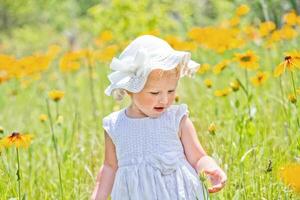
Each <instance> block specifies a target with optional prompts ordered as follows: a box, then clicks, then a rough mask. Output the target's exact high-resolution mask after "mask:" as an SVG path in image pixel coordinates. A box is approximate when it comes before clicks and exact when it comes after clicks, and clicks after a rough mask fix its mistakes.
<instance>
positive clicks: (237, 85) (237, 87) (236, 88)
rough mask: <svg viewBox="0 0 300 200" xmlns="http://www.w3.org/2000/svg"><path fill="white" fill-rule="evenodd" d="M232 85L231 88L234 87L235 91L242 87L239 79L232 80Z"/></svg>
mask: <svg viewBox="0 0 300 200" xmlns="http://www.w3.org/2000/svg"><path fill="white" fill-rule="evenodd" d="M230 87H231V89H232V90H233V91H234V92H236V91H238V90H239V89H240V83H239V82H238V81H237V80H235V81H232V82H231V83H230Z"/></svg>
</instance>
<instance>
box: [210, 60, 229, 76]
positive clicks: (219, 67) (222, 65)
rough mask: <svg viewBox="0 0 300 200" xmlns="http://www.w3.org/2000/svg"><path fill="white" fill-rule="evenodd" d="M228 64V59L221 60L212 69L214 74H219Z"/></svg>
mask: <svg viewBox="0 0 300 200" xmlns="http://www.w3.org/2000/svg"><path fill="white" fill-rule="evenodd" d="M229 64H230V61H229V60H223V61H222V62H220V63H218V64H216V66H215V67H214V69H213V72H214V74H220V73H221V72H222V71H223V70H224V69H225V68H226V67H228V65H229Z"/></svg>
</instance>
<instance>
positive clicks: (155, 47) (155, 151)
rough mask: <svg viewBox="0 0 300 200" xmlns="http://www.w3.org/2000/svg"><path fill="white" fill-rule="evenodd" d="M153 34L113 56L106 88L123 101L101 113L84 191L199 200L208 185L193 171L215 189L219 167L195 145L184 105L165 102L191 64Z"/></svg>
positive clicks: (219, 184) (146, 199) (139, 199)
mask: <svg viewBox="0 0 300 200" xmlns="http://www.w3.org/2000/svg"><path fill="white" fill-rule="evenodd" d="M190 57H191V55H190V53H189V52H185V51H176V50H174V49H173V48H172V47H171V46H170V45H169V44H168V43H167V42H165V41H164V40H162V39H159V38H157V37H155V36H151V35H144V36H140V37H138V38H136V39H135V40H134V41H132V42H131V43H130V44H129V45H128V46H127V48H126V49H125V50H124V51H123V52H122V53H121V55H120V56H119V58H113V60H112V62H111V65H110V66H111V68H112V70H113V72H112V73H111V74H110V75H109V76H108V78H109V80H110V82H111V84H110V86H109V87H108V88H107V89H106V90H105V93H106V94H107V95H112V96H113V97H114V98H115V99H117V100H121V99H122V98H123V97H124V95H126V94H128V95H129V96H130V99H131V104H130V105H129V106H128V107H127V108H124V109H122V110H120V111H116V112H113V113H111V114H109V115H108V116H106V117H104V118H103V128H104V132H105V159H104V164H103V165H102V167H101V169H100V171H99V174H98V176H97V181H96V182H97V183H96V187H95V189H94V192H93V195H92V199H97V200H106V199H107V198H108V197H109V195H110V194H111V199H112V200H177V199H178V200H179V199H180V200H184V199H186V200H196V199H199V200H202V199H207V198H208V193H207V191H206V189H205V187H204V185H203V184H202V182H201V181H200V179H199V173H200V172H204V173H206V174H207V175H208V177H209V178H210V181H211V183H212V184H211V185H212V187H211V188H209V189H208V192H211V193H213V192H217V191H219V190H221V189H222V188H223V187H224V184H225V182H226V179H227V178H226V174H225V173H224V172H223V170H222V169H221V168H220V167H219V166H218V165H217V164H216V162H215V161H214V160H213V159H212V158H211V157H209V156H208V155H207V154H206V153H205V151H204V150H203V148H202V146H201V145H200V143H199V141H198V138H197V133H196V130H195V128H194V126H193V123H192V121H191V120H190V119H189V117H188V108H187V105H185V104H181V105H173V102H174V99H175V95H176V88H177V84H178V81H179V79H180V77H182V76H185V75H188V76H190V75H192V74H193V73H194V72H195V71H196V70H197V69H198V68H199V66H200V65H199V64H198V63H196V62H194V61H192V60H191V59H190Z"/></svg>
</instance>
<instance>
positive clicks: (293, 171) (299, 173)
mask: <svg viewBox="0 0 300 200" xmlns="http://www.w3.org/2000/svg"><path fill="white" fill-rule="evenodd" d="M279 175H280V177H281V179H282V180H283V182H284V183H285V184H287V185H288V186H290V187H291V188H292V189H293V190H295V191H296V192H298V193H300V164H299V163H291V164H288V165H286V166H284V167H282V168H281V169H280V173H279Z"/></svg>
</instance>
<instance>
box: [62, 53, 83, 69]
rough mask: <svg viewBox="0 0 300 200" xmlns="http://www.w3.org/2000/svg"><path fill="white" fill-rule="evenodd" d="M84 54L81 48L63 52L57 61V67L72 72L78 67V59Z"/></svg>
mask: <svg viewBox="0 0 300 200" xmlns="http://www.w3.org/2000/svg"><path fill="white" fill-rule="evenodd" d="M84 56H85V53H84V51H83V50H81V51H80V50H78V51H72V52H67V53H65V54H64V55H63V56H62V58H61V59H60V61H59V68H60V70H61V71H62V72H72V71H76V70H78V69H79V68H80V60H81V59H82V58H83V57H84Z"/></svg>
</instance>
